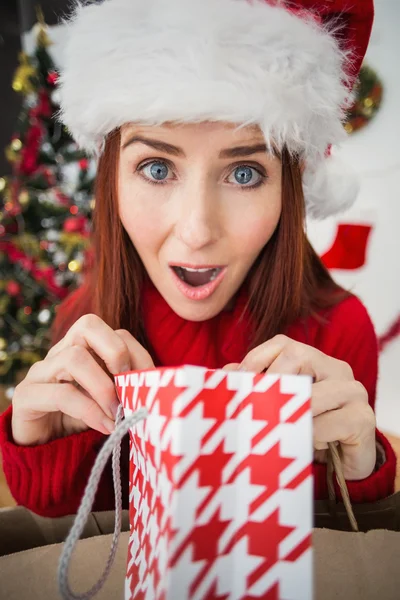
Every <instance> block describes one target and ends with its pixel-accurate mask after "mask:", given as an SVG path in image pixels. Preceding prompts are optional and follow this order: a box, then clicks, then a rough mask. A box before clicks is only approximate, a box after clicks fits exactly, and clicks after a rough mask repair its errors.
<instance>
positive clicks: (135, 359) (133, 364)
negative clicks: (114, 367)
mask: <svg viewBox="0 0 400 600" xmlns="http://www.w3.org/2000/svg"><path fill="white" fill-rule="evenodd" d="M115 333H116V334H117V335H118V337H119V338H120V339H121V340H122V341H123V342H124V343H125V344H126V347H127V349H128V352H129V356H130V368H131V369H135V370H139V369H143V370H144V369H154V362H153V359H152V358H151V356H150V354H149V353H148V352H147V350H146V349H145V348H143V346H142V345H141V344H140V343H139V342H138V341H137V340H136V339H135V338H134V337H133V335H132V334H131V333H129V331H127V330H126V329H117V330H116V331H115ZM121 372H122V371H121Z"/></svg>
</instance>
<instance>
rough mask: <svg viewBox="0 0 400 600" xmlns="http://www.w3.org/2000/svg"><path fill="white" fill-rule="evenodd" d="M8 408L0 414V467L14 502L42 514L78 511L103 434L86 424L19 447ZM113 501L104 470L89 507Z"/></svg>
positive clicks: (108, 505) (109, 505)
mask: <svg viewBox="0 0 400 600" xmlns="http://www.w3.org/2000/svg"><path fill="white" fill-rule="evenodd" d="M11 417H12V407H10V408H8V409H7V410H6V411H5V412H4V413H3V414H2V415H0V450H1V454H2V459H3V470H4V474H5V478H6V481H7V484H8V486H9V488H10V491H11V494H12V496H13V497H14V499H15V500H16V502H17V503H18V504H20V505H22V506H25V507H26V508H28V509H29V510H31V511H32V512H34V513H36V514H38V515H41V516H44V517H61V516H64V515H68V514H74V513H76V512H77V510H78V507H79V504H80V501H81V498H82V494H83V491H84V489H85V486H86V483H87V480H88V478H89V475H90V471H91V468H92V466H93V464H94V461H95V459H96V456H97V453H98V451H99V449H100V448H101V446H102V445H103V443H104V440H105V439H106V437H107V436H105V435H103V434H102V433H99V432H97V431H94V430H93V429H88V430H87V431H84V432H81V433H76V434H72V435H69V436H66V437H63V438H60V439H56V440H52V441H51V442H48V443H47V444H42V445H38V446H18V445H17V444H15V443H14V441H13V439H12V432H11ZM113 506H114V496H113V488H112V484H111V481H110V474H109V473H108V471H107V469H106V470H105V471H104V472H103V476H102V479H101V481H100V484H99V488H98V491H97V495H96V498H95V503H94V509H93V510H107V509H111V508H113Z"/></svg>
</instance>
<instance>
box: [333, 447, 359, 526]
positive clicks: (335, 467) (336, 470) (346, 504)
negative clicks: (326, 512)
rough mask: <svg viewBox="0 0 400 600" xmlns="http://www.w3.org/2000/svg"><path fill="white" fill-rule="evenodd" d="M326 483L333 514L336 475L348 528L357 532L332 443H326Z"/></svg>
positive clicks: (335, 450)
mask: <svg viewBox="0 0 400 600" xmlns="http://www.w3.org/2000/svg"><path fill="white" fill-rule="evenodd" d="M326 473H327V483H328V495H329V506H330V509H331V514H335V512H336V510H335V506H336V493H335V486H334V483H333V474H335V475H336V480H337V482H338V485H339V488H340V491H341V493H342V498H343V504H344V507H345V509H346V513H347V516H348V518H349V521H350V526H351V528H352V530H353V531H355V532H358V531H359V529H358V523H357V520H356V518H355V516H354V512H353V507H352V506H351V500H350V495H349V490H348V489H347V484H346V480H345V478H344V475H343V469H342V461H341V460H340V456H339V451H338V449H337V446H336V444H334V443H333V442H329V443H328V465H327V472H326Z"/></svg>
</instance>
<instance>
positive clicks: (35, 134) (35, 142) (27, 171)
mask: <svg viewBox="0 0 400 600" xmlns="http://www.w3.org/2000/svg"><path fill="white" fill-rule="evenodd" d="M41 137H42V129H41V128H40V127H39V126H38V125H33V126H32V127H31V128H30V129H29V131H28V133H27V136H26V144H25V147H24V149H23V150H22V153H21V162H20V165H19V170H20V172H21V173H23V174H24V175H31V174H32V173H34V172H35V171H36V169H37V166H38V165H37V159H38V154H39V146H40V141H41Z"/></svg>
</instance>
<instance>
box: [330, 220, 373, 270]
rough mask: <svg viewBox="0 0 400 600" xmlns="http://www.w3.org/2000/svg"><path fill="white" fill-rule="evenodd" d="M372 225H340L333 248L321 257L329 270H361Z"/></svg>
mask: <svg viewBox="0 0 400 600" xmlns="http://www.w3.org/2000/svg"><path fill="white" fill-rule="evenodd" d="M371 231H372V226H371V225H352V224H344V223H340V224H339V225H338V229H337V232H336V238H335V241H334V242H333V245H332V247H331V248H330V249H329V250H328V251H327V252H325V254H324V255H323V256H322V257H321V260H322V262H323V263H324V265H325V266H326V267H327V268H328V269H349V270H350V269H359V268H360V267H362V266H363V265H364V264H365V255H366V250H367V243H368V238H369V234H370V233H371Z"/></svg>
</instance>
